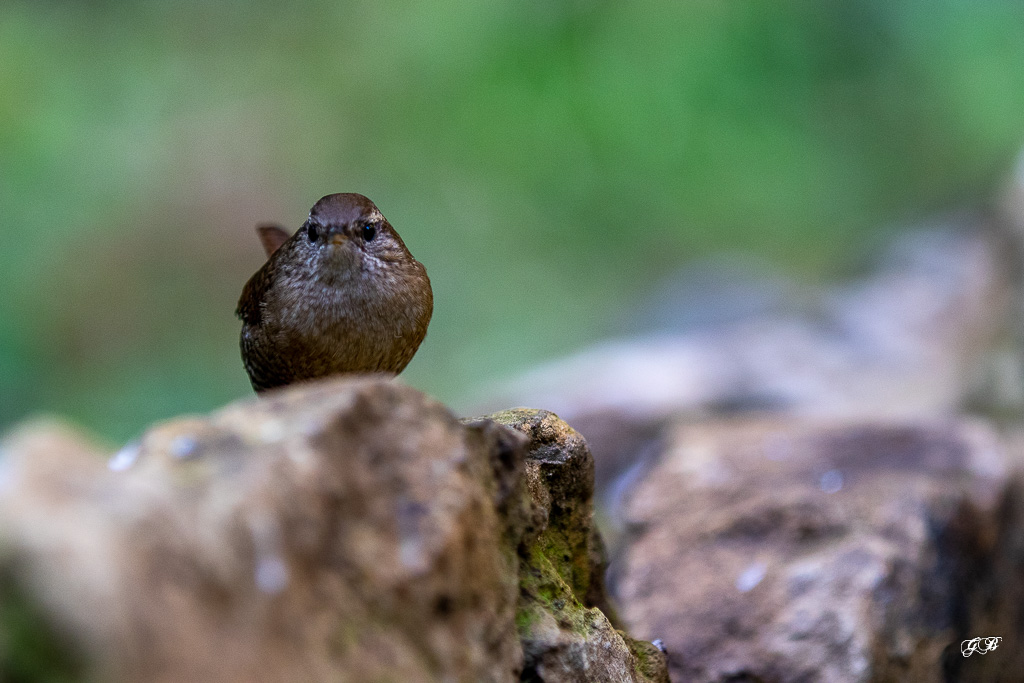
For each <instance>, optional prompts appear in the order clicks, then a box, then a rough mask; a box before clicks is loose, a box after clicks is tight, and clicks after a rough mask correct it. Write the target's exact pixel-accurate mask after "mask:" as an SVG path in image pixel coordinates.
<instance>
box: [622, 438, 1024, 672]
mask: <svg viewBox="0 0 1024 683" xmlns="http://www.w3.org/2000/svg"><path fill="white" fill-rule="evenodd" d="M1007 464H1008V455H1007V453H1006V451H1005V449H1004V447H1003V446H1002V445H1001V443H1000V441H999V439H998V438H997V436H996V434H995V433H994V432H993V431H992V430H991V429H990V428H989V427H988V426H986V425H985V424H984V423H981V422H977V421H963V420H955V421H929V422H898V421H897V422H893V421H889V422H885V421H873V422H871V423H863V424H856V423H853V424H851V423H849V422H842V423H840V422H836V421H810V420H789V421H787V420H783V419H775V420H762V421H742V422H729V421H724V422H707V423H702V424H692V423H678V424H676V425H675V427H674V428H673V430H672V432H671V433H670V435H669V436H668V438H667V439H666V442H665V449H664V451H663V453H662V455H661V458H660V459H659V461H658V462H657V464H656V465H654V466H653V468H652V469H651V470H650V471H649V472H648V473H647V474H646V475H644V476H642V477H641V478H640V479H639V480H638V481H637V482H636V483H635V485H634V486H633V487H632V488H631V489H630V491H629V492H628V493H627V494H626V495H625V496H624V498H623V501H622V508H621V510H620V511H619V512H620V514H622V516H623V518H624V521H625V527H626V529H627V531H626V534H625V537H624V538H623V539H622V543H621V549H620V551H619V555H618V557H616V560H615V562H614V563H613V564H614V573H613V576H614V580H613V585H614V586H615V588H616V591H615V592H616V595H617V597H618V598H619V600H620V602H621V605H622V614H623V618H624V620H625V622H626V623H627V624H628V625H629V627H630V629H631V631H632V632H633V633H634V634H636V635H637V636H639V637H643V638H652V639H653V638H660V639H662V640H664V642H665V644H666V646H667V648H668V653H669V661H670V669H671V672H672V675H673V678H674V680H679V681H722V682H725V681H777V682H786V681H793V682H796V681H801V682H812V681H943V680H1021V675H1022V674H1024V670H1022V669H1015V670H1013V669H1007V668H1005V667H1006V664H1007V660H1006V659H1002V660H1000V657H1001V654H1000V653H999V652H997V653H992V654H989V655H987V656H986V659H985V661H984V662H981V661H980V660H982V659H983V658H982V657H980V656H976V657H975V658H974V659H971V660H965V659H964V658H963V657H962V656H961V654H960V651H959V644H960V641H961V640H962V639H964V638H968V637H973V636H988V635H1001V636H1003V637H1004V638H1005V639H1006V642H1013V641H1014V640H1015V639H1016V637H1017V636H1018V635H1019V634H1020V632H1021V629H1020V627H1019V625H1013V624H1009V623H1006V620H1005V619H1004V620H1003V623H1002V624H1001V626H1000V628H1002V629H1003V630H999V631H998V632H991V633H990V632H988V631H987V630H986V629H987V628H989V627H991V626H993V625H994V624H992V623H991V622H990V623H987V624H986V623H984V622H982V621H981V620H980V619H979V618H978V615H980V614H984V613H987V614H989V615H992V614H994V613H995V612H996V611H998V610H993V609H992V601H993V599H995V597H996V596H997V595H999V593H1000V592H1001V591H1003V590H1004V589H1006V594H1007V596H1008V597H1010V596H1014V595H1019V594H1020V589H1019V588H1016V589H1013V586H1016V585H1019V583H1020V580H1019V575H1018V576H1017V577H1016V578H1012V577H1009V576H1008V574H1009V572H1006V573H1005V575H1004V576H1003V577H1002V579H1001V580H997V579H996V577H994V576H993V575H992V573H991V567H992V566H993V560H994V558H995V557H996V556H1002V557H1009V556H1011V555H1010V553H1009V552H1008V551H1011V550H1012V548H1010V547H1009V546H1007V545H1005V544H1003V543H1002V542H1000V540H999V535H1000V529H1001V528H1003V526H1004V522H1005V518H1006V515H1007V500H1008V499H1007V496H1008V495H1009V494H1011V492H1012V490H1013V488H1012V487H1011V486H1010V484H1011V481H1010V479H1009V477H1008V476H1007V474H1006V469H1007ZM1020 521H1021V518H1020V517H1019V515H1018V516H1017V518H1016V519H1014V520H1012V524H1011V526H1014V527H1015V528H1018V529H1019V528H1020ZM1017 535H1018V537H1019V535H1020V534H1019V532H1017ZM1016 557H1018V558H1019V557H1020V554H1019V551H1018V552H1017V555H1016ZM1018 563H1019V560H1018ZM1000 581H1005V582H1006V583H1000ZM986 601H987V607H988V609H987V610H986V609H977V610H974V612H973V613H972V610H973V609H974V607H975V606H979V605H981V604H982V602H986ZM972 614H973V616H972ZM976 629H980V630H976ZM976 660H979V661H976ZM982 665H989V666H992V667H994V668H995V669H996V670H998V671H999V672H1000V673H999V675H1000V676H1002V678H978V677H976V675H975V673H972V672H973V671H974V669H977V668H979V667H981V666H982ZM946 676H951V678H946Z"/></svg>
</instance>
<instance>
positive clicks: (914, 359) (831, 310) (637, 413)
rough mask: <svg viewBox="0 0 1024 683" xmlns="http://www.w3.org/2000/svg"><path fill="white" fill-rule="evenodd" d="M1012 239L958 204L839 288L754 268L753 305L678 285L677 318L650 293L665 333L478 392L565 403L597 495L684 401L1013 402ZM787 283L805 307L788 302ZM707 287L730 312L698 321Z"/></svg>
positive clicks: (779, 409)
mask: <svg viewBox="0 0 1024 683" xmlns="http://www.w3.org/2000/svg"><path fill="white" fill-rule="evenodd" d="M1011 246H1012V245H1011V244H1010V243H1009V242H1008V240H1007V238H1006V235H1005V234H1004V233H1001V232H999V231H998V230H996V229H995V228H994V227H993V225H992V224H991V222H989V221H988V220H987V219H985V218H984V217H982V216H979V215H974V214H957V215H952V216H949V217H946V218H944V219H936V220H934V221H931V222H929V223H926V224H924V225H921V226H919V228H918V229H916V230H914V231H912V232H907V233H905V234H904V235H903V236H902V237H900V238H899V239H898V240H896V242H895V243H894V244H893V245H892V246H891V247H890V248H889V249H888V251H887V252H886V254H885V256H884V257H883V258H882V259H881V261H880V263H879V265H878V267H877V269H876V270H875V271H874V272H873V273H871V274H870V275H868V276H867V277H865V278H863V279H862V280H860V281H858V282H854V283H852V284H849V285H846V286H843V287H838V288H835V289H833V290H831V291H825V292H814V291H811V292H806V293H804V295H803V297H802V298H801V297H800V295H799V293H797V292H796V291H795V290H794V288H793V287H791V286H785V285H782V284H770V282H771V281H770V280H769V279H768V278H766V277H760V278H747V279H748V280H749V281H750V282H751V283H752V284H751V285H750V291H749V295H748V297H747V299H748V300H749V301H750V302H752V304H751V307H750V308H749V309H747V310H746V311H745V312H744V310H743V309H742V308H741V307H739V306H738V305H735V304H733V305H729V304H728V302H736V301H738V300H742V299H743V298H744V297H743V296H742V295H741V294H740V293H739V292H737V291H736V286H735V283H733V284H729V285H722V286H721V287H720V289H721V290H722V292H723V294H722V296H721V297H719V298H718V299H716V296H715V295H714V294H713V293H708V292H704V293H703V294H702V296H700V297H696V298H693V297H691V298H680V299H678V300H677V301H676V302H675V306H676V308H677V309H678V319H679V320H680V321H682V322H680V324H678V325H675V324H672V323H671V322H670V319H669V317H668V315H667V314H666V312H665V311H666V307H667V306H668V304H667V303H666V302H665V301H664V297H661V298H659V299H658V301H657V302H655V304H653V305H654V306H655V307H656V309H657V311H658V315H657V316H656V319H657V320H660V321H662V323H663V324H662V328H661V331H660V332H658V331H655V332H649V333H645V334H643V335H641V336H634V337H632V338H624V339H619V340H612V341H608V342H605V343H602V344H598V345H596V346H594V347H592V348H590V349H588V350H584V351H582V352H580V353H578V354H576V355H574V356H572V357H569V358H566V359H563V360H559V361H554V362H551V363H546V364H543V365H541V366H539V367H537V368H536V369H534V370H532V371H530V372H529V373H527V374H526V375H524V376H522V377H520V378H519V379H517V380H515V381H513V382H511V383H509V384H507V385H504V386H502V387H501V388H500V389H496V390H495V391H494V392H493V395H492V397H491V398H490V399H488V400H487V401H485V402H483V405H484V406H487V407H488V409H493V408H491V406H502V405H540V406H544V407H545V408H548V409H550V410H553V411H555V412H557V413H558V414H559V415H561V416H562V417H563V418H564V419H565V420H567V421H568V422H570V423H571V424H572V425H573V426H574V427H575V428H576V429H578V430H579V431H580V432H581V433H583V434H584V435H585V436H586V438H587V441H588V443H589V444H590V447H591V448H592V449H593V451H594V454H595V457H596V459H597V481H598V490H599V491H600V492H601V493H602V495H603V494H604V493H606V492H607V491H608V489H609V487H611V484H612V481H613V480H614V479H615V478H616V477H618V476H619V475H620V474H622V473H623V472H625V471H627V470H628V468H629V467H630V466H631V465H633V464H634V463H636V462H637V461H638V460H641V459H642V458H643V456H644V453H645V450H649V449H650V448H656V447H657V443H656V442H657V440H658V438H659V434H660V433H661V428H662V425H663V424H665V423H666V421H668V420H670V419H671V418H673V417H674V416H677V415H679V414H688V415H691V416H702V415H703V416H709V415H720V414H725V413H729V414H735V413H751V412H771V413H776V414H786V415H791V416H800V415H805V416H809V417H846V418H851V419H874V418H884V419H888V418H891V417H895V416H902V417H908V418H913V417H920V416H929V417H930V416H936V415H949V414H953V413H955V412H956V411H957V410H959V409H960V408H962V407H963V406H964V405H965V404H966V403H982V404H984V405H985V406H986V407H989V406H991V405H993V404H995V405H1002V404H1010V405H1012V406H1014V408H1015V409H1018V408H1019V407H1020V406H1021V405H1022V404H1024V384H1022V381H1021V380H1022V377H1024V371H1022V369H1021V364H1020V362H1019V359H1018V355H1017V354H1015V353H1013V351H1012V350H1007V351H1008V353H1004V352H1003V350H1001V349H1000V348H999V345H1000V344H1001V343H1002V341H1003V338H1004V336H1005V334H1006V330H1007V328H1008V324H1007V323H1008V314H1009V313H1010V312H1011V311H1012V310H1015V309H1013V308H1012V307H1011V306H1010V305H1009V304H1010V303H1011V302H1012V301H1013V298H1014V296H1015V294H1014V281H1013V271H1014V269H1015V266H1014V263H1013V260H1014V259H1015V258H1016V254H1017V251H1016V250H1014V249H1012V248H1010V247H1011ZM698 282H704V283H707V282H708V279H707V278H701V279H698ZM766 283H767V284H766ZM692 289H693V288H692V287H690V288H684V289H683V291H691V290H692ZM766 292H767V294H766ZM787 297H788V298H791V299H801V301H800V305H799V306H796V305H794V306H790V307H789V309H788V310H787V309H786V308H785V307H783V306H782V304H781V303H780V301H781V299H782V298H787ZM709 299H710V300H723V301H725V302H726V303H725V304H724V305H727V306H729V307H730V309H731V310H733V311H734V312H735V313H734V314H731V315H729V316H727V317H726V318H724V319H719V320H708V324H706V325H703V326H701V325H697V324H694V322H693V321H694V320H698V321H699V320H707V316H702V315H700V314H693V313H691V308H692V306H694V305H696V306H698V307H699V308H701V309H704V308H707V307H708V304H706V303H702V302H704V301H706V300H709ZM765 300H767V302H768V303H763V304H756V302H761V301H765ZM694 302H696V303H694ZM755 304H756V305H755ZM638 308H642V306H639V307H638Z"/></svg>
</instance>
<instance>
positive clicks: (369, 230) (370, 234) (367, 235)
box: [362, 223, 377, 242]
mask: <svg viewBox="0 0 1024 683" xmlns="http://www.w3.org/2000/svg"><path fill="white" fill-rule="evenodd" d="M362 234H363V239H364V240H366V241H367V242H370V241H371V240H373V238H374V237H376V236H377V228H375V227H374V225H373V223H367V224H366V225H364V226H363V233H362Z"/></svg>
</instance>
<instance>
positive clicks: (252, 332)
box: [235, 193, 434, 391]
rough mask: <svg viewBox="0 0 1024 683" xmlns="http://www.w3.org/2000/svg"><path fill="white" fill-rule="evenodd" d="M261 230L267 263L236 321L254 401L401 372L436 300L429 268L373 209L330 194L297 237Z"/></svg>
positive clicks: (349, 196)
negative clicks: (326, 382)
mask: <svg viewBox="0 0 1024 683" xmlns="http://www.w3.org/2000/svg"><path fill="white" fill-rule="evenodd" d="M257 230H258V232H259V236H260V241H261V242H262V243H263V248H264V249H265V250H266V252H267V256H268V257H269V259H268V260H267V262H266V263H265V264H264V265H263V267H262V268H260V269H259V270H258V271H256V274H255V275H253V276H252V278H250V279H249V281H248V282H247V283H246V284H245V288H244V289H242V297H241V298H240V299H239V300H238V309H237V310H236V311H235V313H236V314H237V315H238V317H239V318H241V319H242V335H241V345H242V362H243V363H244V364H245V370H246V372H248V373H249V379H250V381H251V382H252V386H253V388H254V389H255V390H256V391H263V390H266V389H272V388H274V387H279V386H284V385H286V384H291V383H292V382H298V381H302V380H308V379H315V378H318V377H326V376H328V375H338V374H343V373H363V372H385V373H393V374H398V373H399V372H401V371H402V370H403V369H405V366H406V365H408V364H409V361H410V360H412V357H413V355H414V354H415V353H416V349H418V348H419V345H420V343H421V342H422V341H423V338H424V337H425V336H426V334H427V325H429V324H430V316H431V313H433V310H434V295H433V292H432V291H431V289H430V279H429V278H428V277H427V270H426V268H424V267H423V264H421V263H420V262H419V261H417V260H416V259H414V258H413V256H412V254H410V253H409V250H408V249H407V248H406V246H405V243H404V242H402V238H401V237H399V236H398V233H397V232H396V231H395V229H394V228H393V227H392V226H391V223H389V222H388V220H387V219H386V218H384V216H383V215H382V214H381V212H380V210H379V209H378V208H377V207H376V206H375V205H374V203H373V202H371V201H370V200H369V199H367V198H366V197H364V196H363V195H361V194H355V193H344V194H330V195H327V196H326V197H324V198H322V199H321V200H320V201H318V202H317V203H316V204H314V205H313V208H312V209H311V210H310V212H309V218H307V219H306V222H305V223H303V225H302V227H301V228H299V230H298V232H296V233H295V234H294V235H291V236H289V235H288V233H287V232H286V231H285V230H283V229H282V228H279V227H276V226H261V227H259V228H257Z"/></svg>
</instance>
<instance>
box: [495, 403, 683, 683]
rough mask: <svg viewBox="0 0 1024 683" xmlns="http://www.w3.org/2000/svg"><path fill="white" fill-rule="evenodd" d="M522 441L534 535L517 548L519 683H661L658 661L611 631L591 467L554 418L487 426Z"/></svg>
mask: <svg viewBox="0 0 1024 683" xmlns="http://www.w3.org/2000/svg"><path fill="white" fill-rule="evenodd" d="M491 419H493V420H495V421H496V422H499V423H501V424H504V425H507V426H509V427H511V428H513V429H515V430H517V431H518V432H521V433H523V434H525V435H526V436H527V437H528V438H529V449H530V454H529V457H528V458H527V460H526V485H527V489H528V490H529V492H530V496H531V498H532V500H533V502H534V504H535V513H534V514H535V526H534V529H533V530H532V533H529V534H527V535H525V536H524V538H523V543H522V545H521V546H520V551H519V552H520V555H521V557H522V558H523V563H524V565H523V567H522V568H521V570H520V577H521V593H520V596H521V597H520V602H519V610H518V613H517V615H516V621H517V624H518V626H519V634H520V638H521V639H522V642H523V651H524V656H525V666H524V671H523V680H527V681H543V682H544V683H573V682H579V683H586V682H588V681H621V682H622V683H626V682H636V683H640V682H647V681H649V682H651V683H654V682H665V683H667V681H668V673H667V670H666V667H665V656H664V654H663V653H662V652H661V651H659V650H658V649H657V648H655V647H654V646H653V645H652V644H651V643H644V642H639V641H634V640H633V639H631V638H629V637H628V636H627V635H626V634H625V633H623V632H622V631H618V630H616V628H615V626H613V624H612V621H611V620H610V619H609V617H611V618H612V619H614V612H613V611H612V609H611V606H610V605H609V602H608V598H607V595H606V593H605V586H604V574H605V571H606V569H607V561H606V559H605V553H604V546H603V544H602V543H601V537H600V535H599V534H598V532H597V527H596V525H595V524H594V521H593V516H594V509H593V497H594V459H593V456H592V455H591V453H590V449H589V448H587V444H586V441H584V440H583V437H582V436H580V435H579V433H578V432H576V431H575V430H574V429H572V428H571V427H570V426H569V425H567V424H566V423H565V422H563V421H562V420H560V419H559V418H558V417H557V416H556V415H554V414H553V413H550V412H546V411H536V410H525V409H519V410H509V411H504V412H501V413H498V414H495V415H492V416H491Z"/></svg>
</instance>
